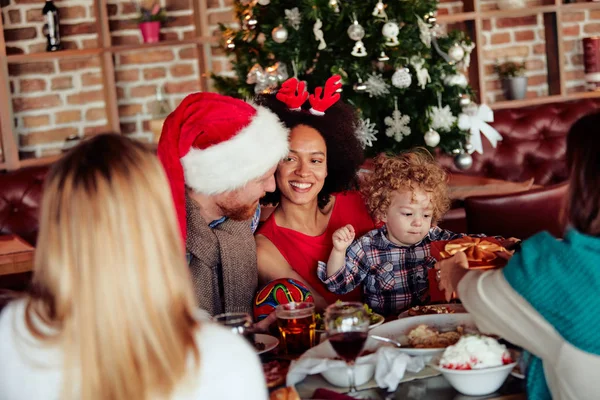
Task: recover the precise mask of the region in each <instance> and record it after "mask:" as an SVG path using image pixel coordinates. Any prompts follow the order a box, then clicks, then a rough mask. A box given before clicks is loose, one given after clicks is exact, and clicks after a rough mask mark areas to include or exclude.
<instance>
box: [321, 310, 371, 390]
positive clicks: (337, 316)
mask: <svg viewBox="0 0 600 400" xmlns="http://www.w3.org/2000/svg"><path fill="white" fill-rule="evenodd" d="M324 321H325V331H326V333H327V338H328V339H329V343H331V346H332V347H333V349H334V350H335V352H336V353H337V354H338V355H339V356H340V357H341V358H342V359H343V360H344V361H345V362H346V364H347V365H348V380H349V383H350V392H349V393H350V395H353V394H356V392H357V390H356V386H355V384H354V363H355V361H356V358H357V357H358V355H359V354H360V352H361V351H362V349H363V347H364V345H365V342H366V340H367V336H368V335H369V324H370V320H369V316H368V315H367V312H366V310H365V308H364V307H363V305H362V304H361V303H358V302H338V303H334V304H331V305H330V306H329V307H327V308H326V309H325V319H324Z"/></svg>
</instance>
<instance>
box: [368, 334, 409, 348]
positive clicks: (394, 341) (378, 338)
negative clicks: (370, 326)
mask: <svg viewBox="0 0 600 400" xmlns="http://www.w3.org/2000/svg"><path fill="white" fill-rule="evenodd" d="M369 337H370V338H373V339H375V340H379V341H380V342H385V343H390V344H393V345H394V346H396V347H402V344H401V343H400V342H398V341H396V340H394V339H390V338H386V337H383V336H378V335H369Z"/></svg>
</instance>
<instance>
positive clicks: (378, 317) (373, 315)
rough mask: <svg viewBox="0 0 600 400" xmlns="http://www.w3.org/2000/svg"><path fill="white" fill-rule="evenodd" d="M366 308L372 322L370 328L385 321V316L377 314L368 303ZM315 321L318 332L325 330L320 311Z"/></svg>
mask: <svg viewBox="0 0 600 400" xmlns="http://www.w3.org/2000/svg"><path fill="white" fill-rule="evenodd" d="M363 306H364V307H365V310H366V311H367V315H368V316H369V319H370V322H371V324H370V325H369V329H373V328H376V327H378V326H379V325H381V324H383V323H384V321H385V317H384V316H383V315H381V314H377V313H375V312H373V310H372V309H371V308H370V307H369V306H368V305H366V304H364V305H363ZM315 321H316V322H317V328H316V331H317V332H318V333H323V332H325V323H324V321H323V316H322V315H321V314H319V313H316V314H315Z"/></svg>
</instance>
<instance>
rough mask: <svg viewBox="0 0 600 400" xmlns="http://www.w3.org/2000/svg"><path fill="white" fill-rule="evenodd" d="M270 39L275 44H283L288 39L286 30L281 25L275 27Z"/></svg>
mask: <svg viewBox="0 0 600 400" xmlns="http://www.w3.org/2000/svg"><path fill="white" fill-rule="evenodd" d="M271 37H272V38H273V40H274V41H275V42H276V43H283V42H285V41H286V40H287V39H288V30H287V29H286V27H285V26H283V25H279V26H276V27H275V28H273V30H272V31H271Z"/></svg>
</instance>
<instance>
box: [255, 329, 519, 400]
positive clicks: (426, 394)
mask: <svg viewBox="0 0 600 400" xmlns="http://www.w3.org/2000/svg"><path fill="white" fill-rule="evenodd" d="M271 333H272V334H274V332H271ZM260 358H261V361H262V362H263V363H270V362H272V361H273V360H277V361H280V362H281V363H282V364H283V365H289V363H291V362H293V361H294V360H295V359H296V358H297V356H292V357H290V356H286V355H285V354H283V353H282V349H281V343H280V345H279V346H277V347H275V348H274V349H273V351H270V352H266V353H263V354H261V355H260ZM281 386H285V383H284V384H282V385H279V386H276V387H271V388H270V391H271V392H273V391H275V390H276V389H278V388H280V387H281ZM295 389H296V391H297V392H298V394H299V396H300V398H301V399H303V400H316V399H320V400H331V398H330V397H328V398H327V399H325V398H323V397H314V394H315V392H316V391H317V390H318V389H325V390H327V391H330V392H337V393H346V392H347V390H348V389H347V388H344V387H337V386H334V385H332V384H330V383H329V382H327V381H326V380H325V379H324V378H323V377H322V376H321V375H320V374H315V375H308V376H307V377H306V378H304V380H302V381H301V382H299V383H297V384H296V385H295ZM357 389H358V391H359V394H360V396H361V397H360V398H362V399H365V398H366V399H371V400H483V399H485V400H526V399H527V396H526V389H525V380H524V379H522V377H517V375H514V374H511V375H510V376H509V377H508V378H507V380H506V381H505V382H504V384H503V385H502V386H501V387H500V389H498V390H497V391H496V392H494V393H491V394H489V395H486V396H466V395H463V394H461V393H459V392H457V391H456V390H455V389H454V388H453V387H452V386H451V385H450V383H449V382H448V381H447V380H446V379H445V378H444V377H443V376H442V375H441V374H440V373H439V372H437V371H436V370H434V369H433V368H431V367H429V366H425V368H424V369H423V370H421V371H419V372H417V373H411V372H406V373H405V376H404V378H403V379H402V380H401V381H400V383H399V384H398V387H397V388H396V390H394V391H392V392H389V391H388V390H387V389H383V388H379V387H377V383H376V382H375V380H374V379H373V378H372V379H371V380H369V381H368V382H366V383H365V384H363V385H360V386H358V387H357Z"/></svg>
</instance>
